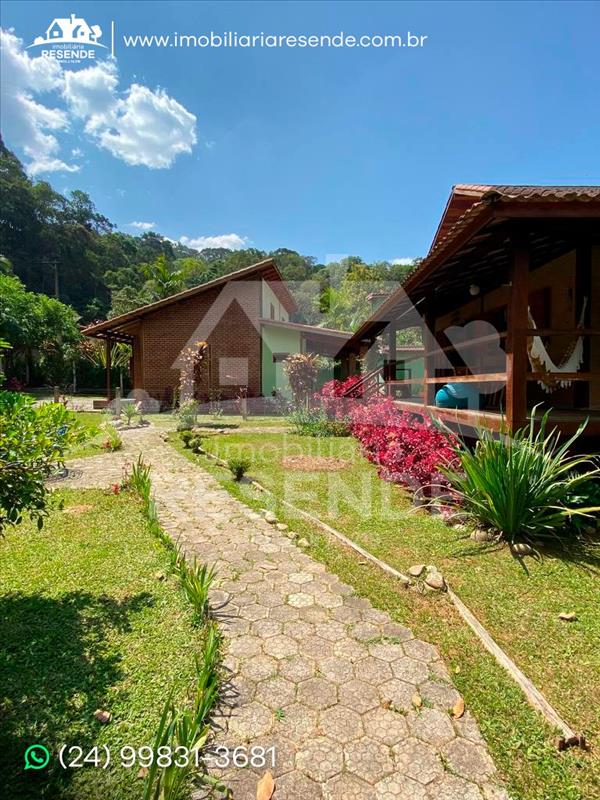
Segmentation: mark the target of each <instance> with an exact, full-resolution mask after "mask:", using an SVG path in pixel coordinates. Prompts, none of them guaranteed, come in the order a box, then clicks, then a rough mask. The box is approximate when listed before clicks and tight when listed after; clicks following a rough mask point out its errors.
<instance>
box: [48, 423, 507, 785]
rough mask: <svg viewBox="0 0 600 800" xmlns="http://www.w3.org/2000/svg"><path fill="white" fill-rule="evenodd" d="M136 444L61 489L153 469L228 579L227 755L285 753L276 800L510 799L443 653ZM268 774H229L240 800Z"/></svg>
mask: <svg viewBox="0 0 600 800" xmlns="http://www.w3.org/2000/svg"><path fill="white" fill-rule="evenodd" d="M123 438H124V442H125V447H124V450H123V451H121V452H118V453H114V454H107V455H101V456H95V457H93V458H89V459H80V460H78V461H75V462H71V463H70V465H69V467H70V469H71V470H72V474H71V475H70V477H69V478H68V479H67V480H66V481H64V482H61V485H71V486H81V487H84V486H107V485H109V484H111V483H114V482H117V481H119V480H120V477H121V474H122V468H123V465H124V464H125V463H126V462H127V461H129V462H130V461H132V460H133V459H134V458H136V457H137V454H138V453H139V452H142V453H143V455H144V459H145V460H146V461H147V462H149V463H150V464H151V465H152V481H153V487H154V491H155V494H156V499H157V504H158V509H159V516H160V519H161V523H162V525H163V527H164V528H165V530H167V531H169V532H170V533H171V535H172V536H173V537H174V538H175V539H176V540H177V541H178V542H179V543H180V545H181V546H182V548H183V549H184V550H185V552H186V553H187V554H189V555H197V556H198V558H199V559H200V560H202V561H204V562H209V563H213V562H215V563H216V564H217V568H218V573H219V577H220V582H219V587H218V589H216V590H215V591H214V592H213V597H212V602H213V604H214V606H215V607H216V608H218V609H220V610H218V612H217V613H218V616H219V621H220V625H221V627H222V629H223V631H224V633H225V635H226V640H227V656H226V666H227V669H228V670H229V671H230V676H231V683H230V685H229V686H228V691H227V696H226V699H225V704H224V706H223V708H222V715H221V716H220V717H219V719H218V721H217V722H218V726H219V730H218V732H217V737H216V738H217V744H218V745H222V746H227V747H230V748H235V747H240V746H241V747H245V748H251V747H257V746H261V747H264V748H269V747H271V746H274V747H275V752H276V758H275V766H274V769H273V773H274V775H275V780H276V791H275V795H274V800H508V795H507V794H506V793H505V791H504V790H503V789H502V788H500V787H499V786H498V785H497V779H496V774H495V767H494V764H493V762H492V760H491V758H490V756H489V754H488V751H487V748H486V745H485V742H484V740H483V739H482V737H481V734H480V732H479V729H478V726H477V723H476V722H475V720H474V718H473V717H472V715H471V714H470V713H469V711H468V710H467V711H466V712H465V714H464V716H463V717H462V718H461V719H458V720H454V719H453V718H452V717H451V715H450V714H449V709H450V708H451V707H452V706H453V705H454V704H455V702H456V700H457V699H458V697H459V695H458V692H457V691H456V689H455V688H454V687H453V686H452V683H451V679H450V676H449V674H448V671H447V670H446V667H445V666H444V664H443V662H442V661H441V659H440V657H439V655H438V653H437V651H436V649H435V647H433V646H432V645H430V644H428V643H426V642H423V641H420V640H419V639H415V637H414V636H413V635H412V633H411V631H410V630H409V629H408V628H406V627H404V626H403V625H400V624H398V623H396V622H393V621H391V619H390V618H389V616H388V615H387V614H385V613H383V612H382V611H378V610H376V609H374V608H373V607H372V606H371V604H370V603H369V602H368V600H366V599H364V598H360V597H357V596H356V595H355V594H354V592H353V590H352V588H351V587H350V586H348V585H346V584H344V583H342V582H341V581H340V580H339V579H338V578H337V577H336V576H335V575H333V574H332V573H330V572H328V571H327V569H326V568H325V566H324V565H323V564H321V563H319V562H317V561H315V560H314V559H312V558H311V557H310V556H308V555H307V554H305V553H304V552H302V551H301V549H299V548H298V547H297V546H296V545H295V544H294V543H293V542H292V541H290V539H289V538H287V537H286V536H285V533H284V532H281V531H279V530H278V529H277V528H276V527H275V525H272V524H269V523H267V522H266V521H265V520H264V519H263V518H262V517H261V516H260V515H259V514H257V513H255V512H253V511H252V510H251V509H249V508H248V507H246V506H245V505H243V504H242V503H240V502H238V501H237V500H235V499H234V498H233V497H232V496H231V495H229V494H228V493H227V492H226V491H225V490H224V489H223V488H222V487H220V486H219V484H218V483H217V481H216V480H215V479H214V478H213V477H212V476H211V475H210V474H209V473H207V472H206V471H204V470H202V469H201V468H199V467H197V466H195V465H193V464H191V463H190V462H189V461H187V459H185V458H184V457H183V456H181V455H180V454H178V453H177V452H176V451H175V450H174V449H173V448H172V447H170V445H168V444H167V443H166V442H165V441H164V440H163V439H162V437H161V436H160V434H159V433H158V432H157V431H156V429H154V428H147V429H143V430H142V429H141V430H139V431H126V432H124V433H123ZM415 695H418V696H419V697H420V698H421V699H422V705H421V707H416V706H415V700H416V697H415ZM417 706H418V701H417ZM238 752H241V751H238ZM254 752H257V751H254ZM264 769H265V768H264V767H262V766H261V765H260V763H259V764H258V766H254V767H252V766H250V767H247V768H243V769H242V768H235V769H234V768H230V769H225V770H224V771H223V772H222V773H219V774H221V775H222V777H223V779H224V780H225V781H226V782H227V784H228V785H229V786H230V787H231V789H232V790H233V797H234V798H235V800H254V798H255V797H256V784H257V780H258V779H259V777H260V775H261V774H262V773H263V772H264Z"/></svg>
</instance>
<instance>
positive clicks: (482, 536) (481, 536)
mask: <svg viewBox="0 0 600 800" xmlns="http://www.w3.org/2000/svg"><path fill="white" fill-rule="evenodd" d="M493 538H494V537H493V536H492V534H491V533H490V532H489V531H484V530H482V529H481V528H477V530H474V531H473V532H472V533H471V539H473V541H474V542H491V541H492V539H493Z"/></svg>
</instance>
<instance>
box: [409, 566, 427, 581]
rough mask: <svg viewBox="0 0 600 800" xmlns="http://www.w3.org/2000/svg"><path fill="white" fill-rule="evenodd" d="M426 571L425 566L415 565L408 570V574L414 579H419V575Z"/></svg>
mask: <svg viewBox="0 0 600 800" xmlns="http://www.w3.org/2000/svg"><path fill="white" fill-rule="evenodd" d="M424 570H425V564H414V565H413V566H412V567H409V568H408V574H409V575H411V576H412V577H413V578H418V577H419V575H422V573H423V572H424Z"/></svg>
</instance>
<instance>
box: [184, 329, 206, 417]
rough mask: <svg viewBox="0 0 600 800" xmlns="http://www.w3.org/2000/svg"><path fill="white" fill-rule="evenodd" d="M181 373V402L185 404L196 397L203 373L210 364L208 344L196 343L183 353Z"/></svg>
mask: <svg viewBox="0 0 600 800" xmlns="http://www.w3.org/2000/svg"><path fill="white" fill-rule="evenodd" d="M179 361H180V363H181V372H180V374H179V402H180V403H182V404H183V403H185V402H187V401H188V400H193V399H194V398H195V396H196V390H197V387H198V384H199V383H200V381H201V378H202V372H203V371H204V368H205V366H206V364H207V363H208V343H207V342H200V341H199V342H196V343H195V344H193V345H191V346H190V347H186V348H184V349H183V350H182V351H181V355H180V356H179Z"/></svg>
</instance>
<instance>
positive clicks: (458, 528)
mask: <svg viewBox="0 0 600 800" xmlns="http://www.w3.org/2000/svg"><path fill="white" fill-rule="evenodd" d="M452 527H453V528H454V530H455V531H456V532H457V533H466V532H467V530H468V528H467V526H466V525H465V524H464V522H457V523H456V524H454V525H452Z"/></svg>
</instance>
